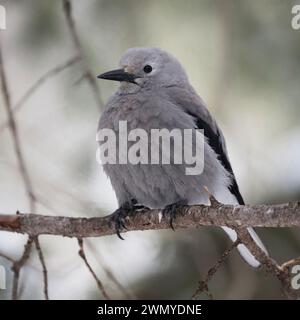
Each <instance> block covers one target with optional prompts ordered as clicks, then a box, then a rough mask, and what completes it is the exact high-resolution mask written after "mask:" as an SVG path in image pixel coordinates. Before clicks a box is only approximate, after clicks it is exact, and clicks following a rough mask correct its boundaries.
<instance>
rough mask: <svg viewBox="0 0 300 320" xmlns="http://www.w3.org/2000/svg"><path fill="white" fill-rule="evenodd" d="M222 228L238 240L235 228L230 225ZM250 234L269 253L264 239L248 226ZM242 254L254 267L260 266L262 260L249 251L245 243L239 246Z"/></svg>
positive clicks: (233, 238)
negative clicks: (258, 259) (263, 241)
mask: <svg viewBox="0 0 300 320" xmlns="http://www.w3.org/2000/svg"><path fill="white" fill-rule="evenodd" d="M222 229H223V230H224V231H225V232H226V233H227V235H228V236H229V238H230V239H231V240H232V241H236V239H237V234H236V232H235V231H234V230H232V229H230V228H228V227H222ZM247 230H248V232H249V234H250V236H251V237H252V239H253V240H254V242H255V243H256V244H257V245H258V246H259V247H260V248H261V249H262V250H263V251H264V252H265V253H266V254H267V255H268V251H267V249H266V248H265V246H264V245H263V243H262V241H261V240H260V238H259V237H258V235H257V234H256V232H255V231H254V230H253V228H247ZM237 248H238V250H239V252H240V254H241V256H242V257H243V258H244V259H245V261H246V262H247V263H248V264H249V265H250V266H252V267H254V268H257V267H259V266H260V262H259V261H257V260H256V258H255V257H254V256H253V255H252V253H251V252H250V251H249V249H248V248H247V247H246V246H245V245H244V244H239V245H238V246H237Z"/></svg>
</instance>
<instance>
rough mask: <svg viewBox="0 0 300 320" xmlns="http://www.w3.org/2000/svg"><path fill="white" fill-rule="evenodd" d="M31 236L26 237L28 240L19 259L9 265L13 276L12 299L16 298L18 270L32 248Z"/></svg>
mask: <svg viewBox="0 0 300 320" xmlns="http://www.w3.org/2000/svg"><path fill="white" fill-rule="evenodd" d="M32 241H33V239H32V237H29V238H28V241H27V242H26V244H25V246H24V251H23V254H22V256H21V258H20V259H19V260H16V261H14V262H13V265H12V267H11V269H12V271H13V273H14V278H13V288H12V300H17V299H18V286H19V277H20V270H21V269H22V267H23V266H24V265H25V263H26V261H27V260H28V259H29V256H30V252H31V248H32Z"/></svg>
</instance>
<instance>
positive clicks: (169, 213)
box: [162, 200, 187, 231]
mask: <svg viewBox="0 0 300 320" xmlns="http://www.w3.org/2000/svg"><path fill="white" fill-rule="evenodd" d="M184 205H187V201H186V200H180V201H177V202H175V203H171V204H168V205H167V206H165V207H164V209H163V210H162V216H163V218H165V219H166V218H168V219H169V223H170V227H171V228H172V229H173V230H174V231H175V229H174V226H173V221H174V220H175V219H176V215H177V210H178V208H179V207H181V206H184Z"/></svg>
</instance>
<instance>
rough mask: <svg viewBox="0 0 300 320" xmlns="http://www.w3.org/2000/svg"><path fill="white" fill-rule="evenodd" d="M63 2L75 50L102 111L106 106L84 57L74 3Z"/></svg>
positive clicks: (65, 0)
mask: <svg viewBox="0 0 300 320" xmlns="http://www.w3.org/2000/svg"><path fill="white" fill-rule="evenodd" d="M62 2H63V10H64V14H65V18H66V21H67V25H68V28H69V32H70V35H71V39H72V41H73V44H74V47H75V50H76V51H77V54H78V56H79V57H80V59H81V61H82V64H83V69H84V70H83V78H85V79H86V80H87V82H88V84H89V86H90V87H91V90H92V92H93V95H94V97H95V100H96V103H97V105H98V107H99V110H100V111H101V110H103V108H104V104H103V102H102V99H101V95H100V90H99V87H98V86H97V83H96V80H95V77H94V75H93V73H92V71H91V70H90V69H89V67H88V65H87V63H86V61H85V58H84V52H83V49H82V45H81V42H80V40H79V36H78V32H77V29H76V25H75V21H74V19H73V15H72V3H71V1H69V0H62Z"/></svg>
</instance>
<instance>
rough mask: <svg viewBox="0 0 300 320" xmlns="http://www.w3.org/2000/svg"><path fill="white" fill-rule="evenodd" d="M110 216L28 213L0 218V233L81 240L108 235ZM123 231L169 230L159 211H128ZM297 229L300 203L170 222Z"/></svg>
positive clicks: (204, 211)
mask: <svg viewBox="0 0 300 320" xmlns="http://www.w3.org/2000/svg"><path fill="white" fill-rule="evenodd" d="M110 217H111V216H110V215H108V216H105V217H92V218H73V217H65V216H46V215H40V214H32V213H26V214H23V213H19V212H18V213H17V214H14V215H4V214H3V215H0V230H2V231H10V232H17V233H23V234H28V235H29V236H33V237H34V236H38V235H42V234H49V235H61V236H66V237H75V238H85V237H101V236H107V235H112V234H114V233H115V229H114V227H113V226H111V225H110V223H109V221H110ZM125 223H126V228H127V229H126V230H123V232H128V231H134V230H159V229H168V228H170V225H169V222H168V221H166V220H165V219H163V218H162V215H161V210H160V209H153V210H149V209H141V210H137V211H132V212H130V213H129V215H128V216H127V217H126V218H125ZM213 225H215V226H228V227H232V228H242V227H300V202H291V203H285V204H278V205H264V204H262V205H245V206H242V205H224V204H219V205H217V206H205V205H194V206H182V207H180V208H179V209H178V210H177V218H176V220H175V221H174V227H176V228H195V227H199V226H213Z"/></svg>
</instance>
